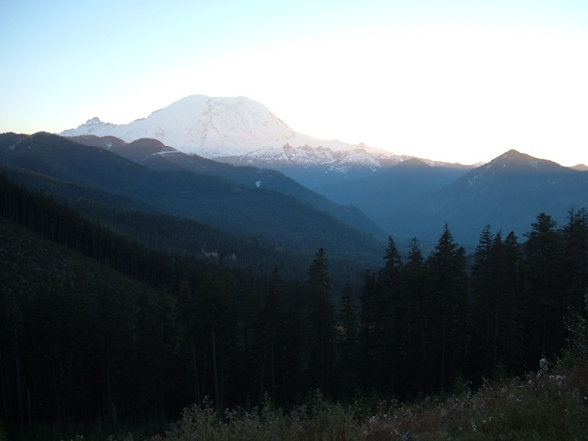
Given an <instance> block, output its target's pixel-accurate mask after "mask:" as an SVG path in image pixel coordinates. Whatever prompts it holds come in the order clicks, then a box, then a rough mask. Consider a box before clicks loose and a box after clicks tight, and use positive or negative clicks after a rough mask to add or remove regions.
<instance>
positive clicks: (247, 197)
mask: <svg viewBox="0 0 588 441" xmlns="http://www.w3.org/2000/svg"><path fill="white" fill-rule="evenodd" d="M15 137H16V141H17V142H16V143H13V142H14V141H15V139H14V138H15ZM0 138H1V139H0V163H1V164H4V165H9V166H12V167H18V168H23V169H26V170H29V171H33V172H36V173H41V174H44V175H48V176H51V177H53V178H55V179H58V180H61V181H66V182H72V183H76V184H78V185H81V186H85V187H92V188H95V189H98V190H101V191H102V192H107V193H112V194H115V195H121V196H125V197H127V198H132V199H135V200H138V201H140V202H142V203H143V204H147V205H150V206H152V207H157V208H159V209H160V210H164V211H166V212H168V213H170V214H174V215H177V216H183V217H189V218H191V219H194V220H197V221H200V222H203V223H207V224H211V225H214V226H216V227H218V228H222V229H226V230H229V231H233V232H237V233H243V234H248V235H253V236H258V237H263V238H265V239H268V240H270V241H272V242H277V243H281V244H284V245H287V246H294V247H296V248H300V249H305V250H307V251H308V250H314V249H316V248H318V247H320V246H324V247H328V248H329V249H332V250H333V253H337V254H340V255H341V256H344V255H348V256H349V255H356V254H358V253H359V254H363V255H364V256H367V255H370V254H371V256H372V258H373V257H374V256H375V255H377V253H378V252H379V250H380V247H381V244H380V243H379V242H378V240H377V239H375V238H374V237H373V236H370V235H368V234H366V233H361V232H359V231H357V230H354V229H353V228H351V227H349V226H348V225H346V224H344V223H342V222H340V221H337V220H335V219H334V218H333V217H331V216H330V215H328V214H326V213H324V212H319V211H317V210H315V209H314V208H313V207H312V206H311V205H310V204H309V203H307V202H303V201H299V200H297V199H294V198H292V197H288V196H285V195H283V194H280V193H277V192H274V191H266V190H263V189H262V188H248V187H244V186H241V185H238V184H236V183H234V182H232V181H230V180H227V179H224V178H221V177H217V176H208V175H204V174H197V173H194V172H191V171H187V170H171V171H170V170H153V169H149V168H147V167H144V166H141V165H139V164H137V163H134V162H131V161H129V160H127V159H124V158H122V157H121V156H118V155H115V154H113V153H110V152H108V151H106V150H103V149H98V148H93V147H87V146H83V145H80V144H76V143H74V142H72V141H70V140H68V139H65V138H61V137H58V136H54V135H49V134H45V133H37V134H35V135H32V136H26V135H11V134H9V135H2V136H0Z"/></svg>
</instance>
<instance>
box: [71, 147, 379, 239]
mask: <svg viewBox="0 0 588 441" xmlns="http://www.w3.org/2000/svg"><path fill="white" fill-rule="evenodd" d="M69 139H71V140H73V141H75V142H79V143H80V144H84V145H90V146H94V147H101V148H105V149H107V150H109V151H111V152H113V153H116V154H117V155H120V156H123V157H125V158H127V159H130V160H132V161H135V162H138V163H139V164H143V165H146V166H148V167H150V168H153V169H156V170H188V171H192V172H195V173H199V174H204V175H208V176H217V177H221V178H224V179H228V180H230V181H232V182H234V183H236V184H239V185H242V186H244V187H247V188H262V189H264V190H270V191H275V192H278V193H281V194H284V195H286V196H290V197H293V198H295V199H297V200H300V201H304V202H308V203H309V204H311V205H312V207H314V208H315V209H316V210H318V211H321V212H324V213H328V214H329V215H331V216H332V217H334V218H335V219H337V220H339V221H341V222H343V223H346V224H347V225H349V226H351V227H353V228H355V229H357V230H359V231H363V232H366V233H369V234H373V235H374V236H376V237H385V233H384V232H383V231H382V230H381V229H380V228H378V227H377V226H376V225H375V224H374V223H373V222H372V221H371V220H370V219H369V218H367V217H366V216H365V215H364V214H363V213H361V212H360V211H359V210H358V209H356V208H354V207H352V206H349V205H347V206H341V205H338V204H335V203H333V202H331V201H330V200H329V199H327V198H325V197H324V196H322V195H320V194H318V193H315V192H314V191H311V190H309V189H308V188H306V187H303V186H302V185H300V184H299V183H298V182H296V181H294V180H293V179H291V178H288V177H286V176H285V175H283V174H282V173H280V172H279V171H276V170H270V169H264V168H258V167H251V166H239V167H236V166H233V165H230V164H227V163H224V162H218V161H213V160H211V159H206V158H203V157H201V156H198V155H188V154H185V153H182V152H180V151H178V150H175V149H173V148H172V147H168V146H165V145H163V144H162V143H161V142H159V141H157V140H155V139H138V140H136V141H133V142H131V143H128V144H127V143H125V142H124V141H121V140H120V139H117V138H114V137H112V136H105V137H96V136H76V137H72V138H69Z"/></svg>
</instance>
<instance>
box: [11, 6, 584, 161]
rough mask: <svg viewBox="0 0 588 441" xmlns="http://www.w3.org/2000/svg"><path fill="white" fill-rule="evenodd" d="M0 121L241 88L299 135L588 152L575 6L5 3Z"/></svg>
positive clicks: (567, 154) (20, 127)
mask: <svg viewBox="0 0 588 441" xmlns="http://www.w3.org/2000/svg"><path fill="white" fill-rule="evenodd" d="M0 13H1V14H2V16H3V18H4V22H5V25H4V26H3V27H2V30H0V37H1V39H2V42H3V43H2V45H0V51H1V52H0V54H1V56H2V59H3V61H4V67H5V68H4V69H3V70H2V73H0V84H2V86H1V87H2V94H1V98H0V103H1V104H2V105H1V106H0V109H1V110H0V131H2V132H6V131H15V132H24V133H33V132H36V131H41V130H44V131H49V132H54V133H59V132H61V131H63V130H66V129H69V128H73V127H77V126H78V125H80V124H82V123H84V122H85V121H86V120H88V119H89V118H92V117H94V116H97V117H99V118H100V119H101V120H102V121H105V122H111V123H116V124H124V123H129V122H131V121H132V120H134V119H137V118H142V117H146V116H148V115H149V114H150V113H151V112H153V111H155V110H157V109H160V108H163V107H166V106H167V105H169V104H171V103H172V102H174V101H176V100H178V99H181V98H183V97H185V96H189V95H194V94H203V95H208V96H246V97H248V98H250V99H252V100H255V101H258V102H260V103H262V104H263V105H265V106H267V107H268V108H269V110H270V111H271V112H273V113H274V114H275V115H276V116H278V117H279V118H281V119H282V120H283V121H284V122H285V123H286V124H287V125H288V126H290V127H291V128H292V129H294V130H296V131H297V132H300V133H303V134H306V135H309V136H313V137H316V138H320V139H337V140H341V141H344V142H348V143H360V142H364V143H366V144H368V145H370V146H374V147H378V148H382V149H386V150H389V151H392V152H394V153H397V154H407V155H412V156H418V157H423V158H428V159H434V160H443V161H449V162H461V163H469V164H473V163H478V162H487V161H489V160H491V159H493V158H495V157H496V156H498V155H500V154H502V153H504V152H505V151H507V150H509V149H513V148H514V149H516V150H519V151H521V152H524V153H527V154H530V155H532V156H536V157H539V158H544V159H549V160H553V161H555V162H558V163H560V164H562V165H567V166H571V165H575V164H579V163H588V153H586V152H588V148H587V147H588V131H586V130H585V126H586V121H588V106H586V104H585V103H586V102H588V82H586V80H585V79H586V78H588V59H587V57H585V56H583V53H584V52H585V49H586V47H588V5H586V4H585V3H582V2H574V1H562V2H557V3H550V2H492V3H491V4H486V3H485V2H468V4H462V3H461V2H453V1H452V2H444V4H443V5H438V4H437V3H436V2H432V1H420V2H411V3H410V4H406V3H405V2H384V1H367V2H362V3H361V4H355V3H354V2H334V1H322V2H316V1H314V2H310V1H304V2H296V3H294V2H289V3H285V2H267V1H254V2H253V3H252V2H249V3H240V2H237V1H225V2H217V3H214V4H209V3H207V2H203V1H197V2H185V1H171V2H167V3H165V4H160V3H155V2H138V1H126V2H117V3H114V2H110V1H102V2H95V1H90V2H84V3H83V4H82V3H80V4H70V3H68V2H64V1H57V2H52V3H50V4H46V3H44V2H40V1H23V2H18V3H12V4H9V3H8V2H5V3H3V4H1V5H0Z"/></svg>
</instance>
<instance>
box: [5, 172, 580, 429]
mask: <svg viewBox="0 0 588 441" xmlns="http://www.w3.org/2000/svg"><path fill="white" fill-rule="evenodd" d="M0 215H1V218H0V219H1V223H0V261H1V265H0V287H1V289H0V296H1V298H0V328H1V329H0V338H1V341H0V357H1V358H0V394H1V406H2V407H1V408H0V409H1V414H0V415H1V420H2V421H3V422H4V425H5V426H6V427H7V429H8V430H9V431H11V433H20V434H28V435H29V436H31V437H34V436H35V434H39V433H41V430H51V431H53V432H51V433H53V434H56V433H60V432H59V430H67V429H68V427H71V426H75V425H76V424H79V425H80V427H84V425H86V426H88V425H92V424H100V425H101V426H102V427H105V428H106V429H105V430H115V429H116V428H117V427H120V426H121V425H127V424H140V423H142V422H145V421H151V422H156V423H161V424H165V423H167V422H168V421H170V420H174V419H176V418H177V417H178V415H179V412H180V411H181V409H182V408H184V407H186V406H188V405H190V404H191V403H200V402H202V401H203V400H204V399H205V397H209V398H210V400H212V402H213V403H214V406H215V407H216V408H217V409H224V408H225V407H234V406H238V405H241V406H245V407H248V406H255V405H257V404H259V403H261V402H262V401H263V399H264V396H268V397H269V398H270V399H271V400H272V401H273V402H275V403H278V404H279V405H281V406H284V407H288V406H292V405H295V404H297V403H299V402H300V400H302V399H304V397H305V396H306V395H307V394H309V393H310V392H312V391H313V390H315V389H320V390H321V392H322V394H323V395H324V396H325V397H327V398H329V399H332V400H339V401H341V402H350V401H351V400H354V399H356V398H357V397H358V396H374V397H392V396H393V397H397V398H399V399H407V400H410V399H413V398H415V397H417V396H420V395H423V394H430V393H436V392H439V391H449V390H451V389H452V388H453V387H455V385H456V384H458V383H459V382H463V381H471V382H473V383H474V384H478V383H480V382H481V379H482V378H483V377H489V376H492V375H516V374H521V373H524V372H526V371H528V370H530V369H535V368H536V366H537V363H538V360H539V359H540V358H542V357H547V358H552V357H554V356H556V355H557V354H558V353H559V351H560V349H561V347H562V346H563V344H564V342H565V338H566V332H565V329H566V328H565V326H564V317H565V316H567V315H569V314H570V313H571V312H573V311H575V312H576V313H578V312H581V311H584V308H583V306H584V305H583V304H584V294H585V293H586V288H587V281H588V216H587V215H586V213H585V211H583V210H579V211H570V212H569V214H568V222H567V224H565V225H561V226H558V225H557V224H556V223H555V222H554V221H553V220H552V218H551V217H550V216H549V215H548V214H545V213H541V214H539V215H538V216H537V219H536V221H535V222H534V223H533V224H532V226H531V227H532V228H531V231H530V233H529V234H528V235H526V236H525V237H524V238H522V239H521V238H517V237H516V236H515V235H514V234H512V233H510V234H503V233H501V232H492V231H491V229H490V228H487V229H485V230H484V231H482V232H481V234H480V241H479V244H478V247H477V248H476V252H475V254H474V256H471V259H468V258H467V256H466V255H465V251H464V249H463V248H462V247H461V246H460V245H459V244H458V243H456V242H455V241H454V239H453V236H452V233H451V231H450V228H449V227H446V228H445V229H444V230H443V231H442V232H440V233H441V234H440V238H439V241H438V242H437V245H436V247H435V249H434V250H433V252H432V253H431V254H430V255H428V256H424V255H423V253H422V252H421V250H420V248H419V244H418V241H417V240H416V239H415V240H414V241H413V242H412V244H411V247H410V251H409V252H408V254H407V255H403V256H401V255H400V253H399V252H398V249H397V244H396V243H395V242H394V240H393V239H392V238H390V239H389V242H388V248H387V252H386V254H385V256H383V264H382V267H381V268H380V269H377V270H366V272H365V274H364V276H363V279H362V282H361V286H360V287H359V288H357V289H356V288H355V285H354V284H352V283H351V281H350V282H349V283H347V284H346V285H345V287H344V288H343V289H341V290H338V289H335V288H334V287H333V283H332V278H331V274H330V269H329V258H328V249H319V250H318V251H317V252H316V255H315V256H314V260H311V261H309V262H307V267H308V272H307V276H306V278H302V279H295V278H291V277H289V276H286V275H285V274H287V273H288V271H287V269H284V268H279V267H276V268H275V269H274V270H273V271H272V272H270V273H267V274H262V273H256V272H254V271H252V270H245V269H239V268H231V267H228V266H223V265H220V264H217V263H212V262H209V261H206V260H203V259H197V258H195V257H190V256H181V255H177V254H172V253H165V252H162V251H158V250H155V249H152V248H149V247H147V246H146V245H144V244H141V243H140V242H137V241H132V240H129V239H126V238H125V237H123V236H121V235H120V234H117V233H114V232H113V231H111V230H109V229H108V228H106V227H104V226H101V225H99V224H98V223H96V222H92V221H90V220H88V219H86V218H84V217H82V216H80V215H79V214H77V213H76V212H74V211H73V210H72V209H71V208H68V207H66V206H63V205H61V204H59V203H57V202H55V201H54V200H52V199H51V198H50V197H48V196H46V195H43V194H38V193H31V192H29V191H28V190H26V189H24V188H22V187H18V186H15V185H13V184H11V183H10V182H8V181H7V180H5V179H0ZM470 261H471V264H469V263H468V262H470ZM47 427H49V429H47ZM43 433H46V432H43ZM55 436H57V435H55Z"/></svg>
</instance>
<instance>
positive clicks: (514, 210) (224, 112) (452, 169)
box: [63, 96, 588, 247]
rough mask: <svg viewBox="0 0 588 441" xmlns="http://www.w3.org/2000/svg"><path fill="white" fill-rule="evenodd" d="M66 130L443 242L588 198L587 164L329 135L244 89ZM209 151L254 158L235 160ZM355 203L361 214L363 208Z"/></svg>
mask: <svg viewBox="0 0 588 441" xmlns="http://www.w3.org/2000/svg"><path fill="white" fill-rule="evenodd" d="M63 135H66V136H79V135H97V136H115V137H117V138H119V139H114V138H104V139H103V140H101V141H100V143H102V144H103V145H101V146H102V148H109V149H111V150H112V151H113V152H117V153H118V154H122V155H123V156H125V155H126V157H127V158H129V159H132V160H134V161H136V162H139V163H142V164H148V165H149V166H150V167H155V168H159V169H166V168H170V167H172V168H173V167H180V168H183V169H186V170H192V171H196V172H198V173H208V174H215V175H220V176H223V177H225V178H227V179H232V180H233V181H235V182H239V183H240V184H241V185H246V186H250V187H251V186H261V187H262V188H266V189H270V190H275V191H280V192H283V193H284V194H290V195H292V196H295V197H297V198H300V199H301V200H304V201H307V202H309V203H311V204H312V205H313V207H315V208H317V209H320V210H322V211H324V212H327V213H331V214H332V215H334V216H335V217H337V218H338V219H345V218H344V217H341V215H340V214H339V215H337V214H336V213H335V212H333V211H332V210H333V208H332V206H331V208H327V207H328V206H330V204H332V203H334V206H338V207H340V206H346V207H356V208H357V209H358V210H360V211H361V212H362V213H364V214H365V215H367V217H369V218H370V219H371V220H373V221H374V222H375V224H377V226H379V227H380V228H381V230H383V231H384V232H385V233H386V234H391V235H393V236H394V237H396V238H398V239H399V240H401V241H408V240H409V239H410V238H411V237H418V238H419V239H421V240H422V241H425V242H435V241H436V239H437V238H438V236H439V234H440V233H441V230H442V228H443V226H444V224H445V223H447V224H448V225H449V227H450V229H451V230H452V231H453V232H454V235H455V237H456V238H457V239H458V240H459V241H461V242H463V243H464V244H467V245H469V246H470V247H473V246H474V245H475V243H476V242H477V240H478V236H479V234H480V232H481V230H482V229H483V228H484V227H485V226H486V225H490V227H491V228H492V229H493V230H494V231H498V230H502V231H503V232H509V231H511V230H513V231H515V232H516V233H517V234H523V233H524V232H526V231H528V230H529V229H530V224H531V223H532V222H533V220H534V219H535V218H536V216H537V215H538V214H540V213H541V212H546V213H547V214H550V215H552V216H553V217H554V219H556V220H557V221H558V222H564V221H565V218H566V214H567V212H568V210H570V209H572V208H573V209H579V208H582V207H588V181H587V179H588V171H587V168H586V166H584V165H578V166H576V167H574V168H566V167H561V166H559V165H558V164H555V163H553V162H549V161H546V160H542V159H538V158H532V157H530V156H528V155H525V154H523V153H520V152H517V151H515V150H511V151H509V152H506V153H505V154H504V155H501V156H499V157H498V158H496V159H494V160H493V161H491V162H490V163H488V164H484V165H480V164H478V165H477V166H472V165H470V166H468V165H460V164H447V163H439V162H433V161H430V160H427V159H422V158H421V159H419V158H413V157H408V156H399V155H395V154H393V153H390V152H385V151H381V150H378V149H375V148H373V147H369V146H365V145H361V144H360V145H351V144H345V143H342V142H338V141H323V140H318V139H315V138H312V137H309V136H306V135H303V134H299V133H296V132H295V131H293V130H292V129H290V128H289V127H288V126H287V125H286V124H285V123H284V122H282V121H281V120H280V119H279V118H278V117H276V116H275V115H273V114H272V113H271V112H270V111H269V110H268V109H267V108H265V107H264V106H263V105H261V104H259V103H257V102H255V101H251V100H248V99H246V98H243V97H239V98H210V97H205V96H191V97H187V98H184V99H182V100H180V101H178V102H176V103H173V104H171V105H170V106H168V107H166V108H165V109H161V110H159V111H156V112H153V113H152V114H151V115H150V116H149V117H147V118H145V119H140V120H136V121H134V122H132V123H130V124H127V125H112V124H107V123H102V122H101V121H99V120H98V119H93V120H90V121H88V123H86V124H83V125H82V126H80V127H78V128H77V129H72V130H67V131H65V132H63ZM138 138H156V139H158V140H159V141H161V143H160V144H157V143H156V142H155V141H146V140H141V141H140V143H139V144H141V146H139V145H138V144H136V143H137V142H139V141H136V140H137V139H138ZM77 140H78V141H79V142H82V143H87V142H89V141H87V140H86V141H85V140H84V139H82V138H77ZM108 143H111V144H110V147H108V145H109V144H108ZM121 143H122V144H121ZM194 153H198V154H199V156H195V155H193V154H194ZM207 158H208V159H207ZM210 158H214V159H216V160H218V161H222V162H226V163H230V164H233V165H238V166H247V168H245V169H244V170H241V167H233V168H230V167H228V168H227V166H224V165H223V166H221V165H219V163H218V162H215V161H210ZM270 169H271V170H277V171H279V172H281V173H280V174H276V172H270V171H269V170H270ZM284 175H285V176H287V177H289V178H292V179H293V180H295V181H296V182H297V183H299V184H302V186H304V187H306V188H304V187H300V186H299V187H296V185H294V184H293V182H291V181H287V180H285V176H284ZM258 178H259V179H258ZM302 188H304V190H302ZM309 190H311V191H312V192H311V193H307V194H306V196H304V193H305V192H306V191H309ZM316 193H319V194H321V195H323V196H325V197H326V199H323V200H321V199H320V198H317V196H316ZM310 194H312V196H310ZM327 199H328V200H329V202H328V203H327V202H325V201H326V200H327ZM331 201H332V202H331ZM337 204H339V205H337ZM321 206H322V208H321ZM329 210H331V211H329ZM337 210H340V208H337V209H336V210H335V211H337ZM349 210H350V213H351V212H352V213H353V214H352V217H356V218H357V219H359V218H361V215H360V214H358V213H359V211H357V210H355V209H351V208H349ZM354 210H355V211H354ZM345 222H346V223H348V224H349V225H353V226H354V227H355V228H360V229H363V230H364V231H371V232H372V233H375V232H376V230H377V227H376V229H373V228H372V229H371V230H370V228H366V224H365V222H364V221H361V222H359V223H358V222H355V221H351V220H350V219H349V218H347V219H346V220H345ZM362 222H363V226H361V225H362Z"/></svg>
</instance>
